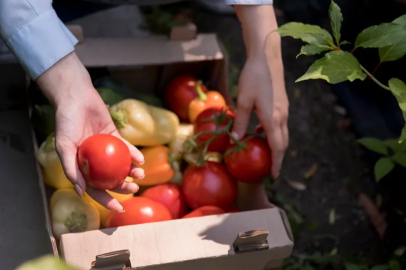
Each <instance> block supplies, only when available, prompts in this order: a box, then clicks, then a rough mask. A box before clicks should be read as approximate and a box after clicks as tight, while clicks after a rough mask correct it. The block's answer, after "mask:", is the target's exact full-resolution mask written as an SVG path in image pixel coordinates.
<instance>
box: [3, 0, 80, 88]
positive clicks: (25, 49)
mask: <svg viewBox="0 0 406 270" xmlns="http://www.w3.org/2000/svg"><path fill="white" fill-rule="evenodd" d="M0 36H1V38H2V39H3V40H4V42H5V43H6V45H7V46H8V48H9V49H10V51H12V52H13V53H14V55H15V56H16V58H17V59H18V60H19V61H20V63H21V64H22V66H23V67H24V69H25V70H26V71H27V72H28V74H29V75H30V77H31V78H32V79H34V80H35V79H36V78H37V77H38V76H39V75H41V74H42V73H43V72H44V71H46V70H47V69H48V68H50V67H51V66H52V65H54V64H55V63H56V62H58V61H59V60H60V59H62V58H63V57H65V56H66V55H68V54H69V53H71V52H72V51H73V50H74V46H75V45H76V43H77V42H78V41H77V39H76V38H75V37H74V36H73V35H72V33H71V32H70V31H69V30H68V29H67V28H66V26H65V25H64V24H63V23H62V22H61V21H60V19H59V18H58V16H57V15H56V13H55V10H54V9H53V8H52V1H51V0H0Z"/></svg>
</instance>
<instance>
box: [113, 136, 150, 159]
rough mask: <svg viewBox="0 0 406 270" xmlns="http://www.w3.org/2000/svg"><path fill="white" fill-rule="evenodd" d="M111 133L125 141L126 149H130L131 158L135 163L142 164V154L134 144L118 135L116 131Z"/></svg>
mask: <svg viewBox="0 0 406 270" xmlns="http://www.w3.org/2000/svg"><path fill="white" fill-rule="evenodd" d="M112 135H114V136H116V137H117V138H120V139H121V140H123V142H125V144H126V145H127V146H128V149H129V150H130V155H131V159H132V160H133V161H134V162H135V163H137V164H144V155H143V154H142V153H141V152H140V150H138V149H137V148H136V147H135V146H134V145H132V144H131V143H129V142H127V140H125V139H124V138H123V137H121V136H120V134H119V133H118V131H116V132H114V133H113V134H112Z"/></svg>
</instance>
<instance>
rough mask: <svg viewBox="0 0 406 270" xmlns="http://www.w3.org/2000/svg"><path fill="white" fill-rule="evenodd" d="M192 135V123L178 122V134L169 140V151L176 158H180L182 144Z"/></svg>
mask: <svg viewBox="0 0 406 270" xmlns="http://www.w3.org/2000/svg"><path fill="white" fill-rule="evenodd" d="M192 136H193V125H192V124H180V126H179V129H178V134H177V135H176V137H175V138H174V139H173V140H172V141H170V142H169V144H168V146H169V152H170V153H171V155H173V157H174V158H175V159H177V160H181V159H182V156H183V152H184V150H183V149H184V147H183V144H184V143H185V142H186V140H187V139H188V138H190V137H192Z"/></svg>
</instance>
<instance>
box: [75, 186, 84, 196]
mask: <svg viewBox="0 0 406 270" xmlns="http://www.w3.org/2000/svg"><path fill="white" fill-rule="evenodd" d="M75 190H76V193H77V194H78V195H79V197H80V198H82V196H83V190H82V189H81V188H80V186H79V185H78V184H75Z"/></svg>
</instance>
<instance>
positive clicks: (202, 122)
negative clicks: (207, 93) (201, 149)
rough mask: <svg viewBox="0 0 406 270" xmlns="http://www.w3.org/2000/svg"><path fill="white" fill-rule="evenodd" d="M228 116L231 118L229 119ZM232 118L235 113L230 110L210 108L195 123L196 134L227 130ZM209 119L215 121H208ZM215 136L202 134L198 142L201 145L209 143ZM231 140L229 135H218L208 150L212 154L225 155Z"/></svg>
mask: <svg viewBox="0 0 406 270" xmlns="http://www.w3.org/2000/svg"><path fill="white" fill-rule="evenodd" d="M227 115H228V116H229V117H227ZM230 118H231V119H234V113H233V112H231V111H230V110H227V111H225V110H224V109H222V108H209V109H206V110H204V111H203V112H202V113H200V114H199V116H198V117H197V119H196V122H195V123H194V134H197V133H199V132H202V131H206V130H209V131H216V130H221V129H225V128H226V127H227V125H228V124H229V123H230ZM207 119H213V120H209V121H207ZM212 136H214V135H213V134H202V135H200V136H199V137H198V138H197V139H196V142H197V143H199V144H201V143H205V142H206V141H208V140H209V139H210V138H211V137H212ZM229 141H230V138H229V136H228V135H227V133H223V134H220V135H218V136H217V137H216V138H215V139H214V140H213V141H212V142H211V143H210V144H209V148H208V150H209V151H210V152H218V153H224V151H225V150H226V148H227V145H228V144H229Z"/></svg>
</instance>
